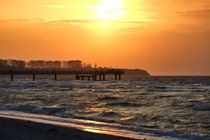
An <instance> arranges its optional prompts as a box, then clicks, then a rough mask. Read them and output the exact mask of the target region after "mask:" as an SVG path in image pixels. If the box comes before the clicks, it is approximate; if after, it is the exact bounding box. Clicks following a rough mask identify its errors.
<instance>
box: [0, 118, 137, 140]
mask: <svg viewBox="0 0 210 140" xmlns="http://www.w3.org/2000/svg"><path fill="white" fill-rule="evenodd" d="M0 140H134V139H132V138H126V137H121V136H114V135H111V134H100V133H92V132H88V131H83V130H80V129H77V128H73V127H68V126H64V125H59V124H58V125H57V124H56V125H54V124H52V123H42V122H37V121H31V120H23V119H18V118H12V117H10V116H2V115H0Z"/></svg>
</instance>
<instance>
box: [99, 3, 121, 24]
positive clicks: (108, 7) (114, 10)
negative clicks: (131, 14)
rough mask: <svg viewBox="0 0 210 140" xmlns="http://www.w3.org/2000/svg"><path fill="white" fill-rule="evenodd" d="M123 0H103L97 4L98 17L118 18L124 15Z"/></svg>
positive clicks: (102, 18) (101, 18) (104, 18)
mask: <svg viewBox="0 0 210 140" xmlns="http://www.w3.org/2000/svg"><path fill="white" fill-rule="evenodd" d="M123 8H124V4H123V2H122V0H101V1H100V4H99V5H98V6H96V19H99V20H117V19H120V18H122V17H123V15H124V10H123Z"/></svg>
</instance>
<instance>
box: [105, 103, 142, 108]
mask: <svg viewBox="0 0 210 140" xmlns="http://www.w3.org/2000/svg"><path fill="white" fill-rule="evenodd" d="M106 106H121V107H140V106H142V104H136V103H130V102H114V103H107V104H106Z"/></svg>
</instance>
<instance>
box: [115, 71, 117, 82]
mask: <svg viewBox="0 0 210 140" xmlns="http://www.w3.org/2000/svg"><path fill="white" fill-rule="evenodd" d="M114 76H115V80H116V81H117V74H116V73H115V75H114Z"/></svg>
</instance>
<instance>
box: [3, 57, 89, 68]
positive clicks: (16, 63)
mask: <svg viewBox="0 0 210 140" xmlns="http://www.w3.org/2000/svg"><path fill="white" fill-rule="evenodd" d="M0 68H1V69H11V68H16V69H23V68H57V69H59V68H68V69H81V68H92V66H91V64H86V63H83V62H82V61H81V60H69V61H45V60H31V61H24V60H14V59H6V60H4V59H0Z"/></svg>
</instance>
